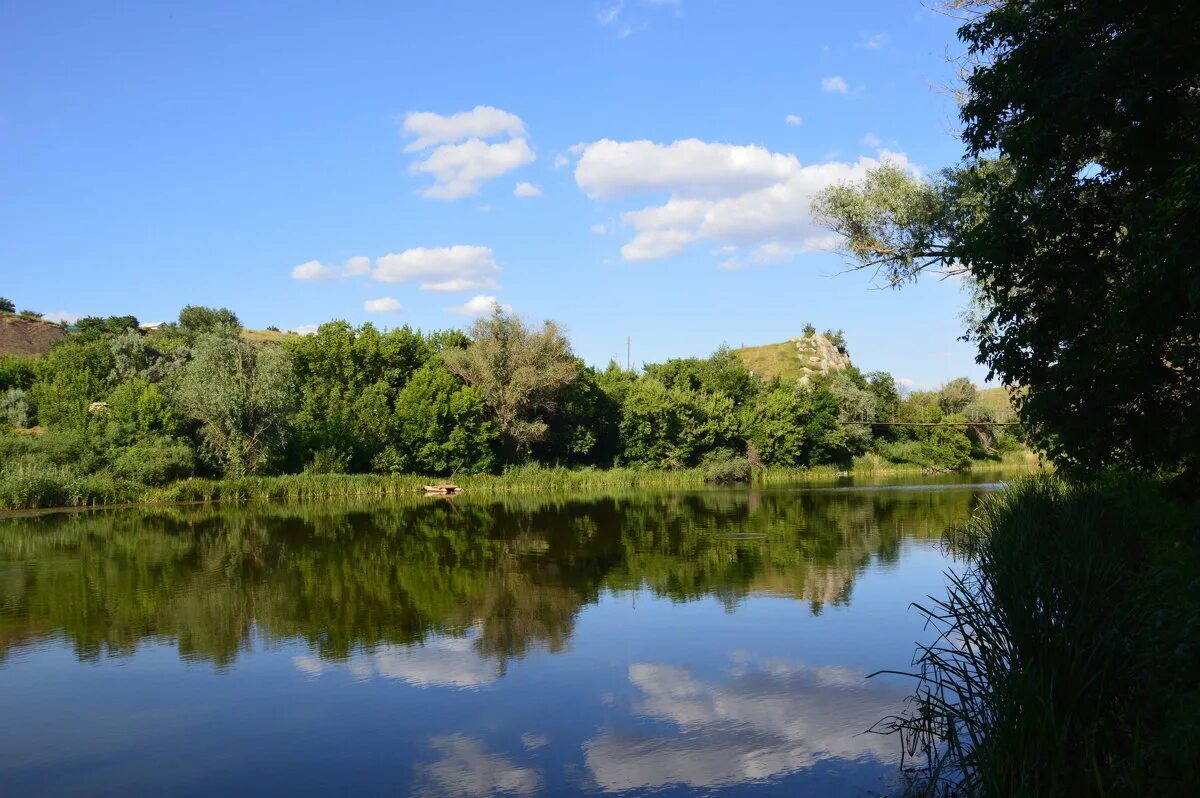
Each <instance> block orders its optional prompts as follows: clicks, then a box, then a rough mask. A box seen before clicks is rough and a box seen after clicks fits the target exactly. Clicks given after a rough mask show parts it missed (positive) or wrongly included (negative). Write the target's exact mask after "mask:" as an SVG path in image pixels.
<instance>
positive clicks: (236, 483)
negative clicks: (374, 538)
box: [0, 455, 1036, 510]
mask: <svg viewBox="0 0 1200 798" xmlns="http://www.w3.org/2000/svg"><path fill="white" fill-rule="evenodd" d="M1033 465H1036V460H1032V461H1031V460H1030V459H1029V458H1028V457H1025V456H1020V457H1018V456H1010V457H1008V458H1005V459H1004V460H997V461H986V462H982V463H980V464H979V465H978V466H977V467H978V468H980V469H982V470H988V471H990V470H992V469H999V470H1012V471H1018V470H1025V469H1028V468H1030V467H1032V466H1033ZM920 473H922V469H921V468H920V467H919V466H913V465H910V464H895V463H888V462H887V461H886V460H883V459H882V458H879V457H876V456H873V455H868V456H866V457H863V458H859V459H858V460H856V461H855V463H854V465H853V466H852V468H851V470H850V471H845V470H839V469H838V468H836V467H834V466H820V467H816V468H810V469H780V468H768V469H764V470H761V471H756V472H754V474H753V476H752V479H753V481H754V482H755V483H759V484H771V483H776V484H777V483H783V482H805V481H808V482H819V481H827V480H832V479H836V478H837V477H839V476H844V475H846V474H852V475H858V476H886V475H889V474H896V475H907V474H913V475H916V474H920ZM713 477H714V474H713V472H712V470H711V469H708V468H693V469H680V470H674V471H653V470H645V469H632V468H611V469H568V468H547V467H541V466H527V467H522V468H515V469H510V470H508V471H506V472H505V473H503V474H500V475H477V476H456V477H455V478H454V482H455V483H456V484H458V485H460V486H462V487H463V488H464V489H465V490H467V491H468V492H470V493H472V494H481V495H500V494H505V493H529V492H570V491H586V490H601V489H612V488H629V487H639V486H645V487H699V486H702V485H705V484H708V483H710V482H712V481H713ZM437 481H441V479H440V478H436V477H421V476H388V475H381V474H284V475H279V476H269V477H266V476H264V477H243V478H237V479H199V478H191V479H185V480H180V481H178V482H173V483H171V484H169V485H166V486H162V487H147V486H145V485H141V484H139V483H137V482H132V481H129V480H122V479H119V478H117V477H115V476H113V475H112V474H109V473H107V472H100V473H96V474H79V473H78V472H76V471H73V470H72V469H70V468H69V467H65V466H63V467H23V466H19V465H18V466H16V467H13V468H9V469H4V470H0V509H3V510H26V509H37V508H50V507H85V506H94V505H111V504H166V503H175V502H195V501H221V500H239V501H241V500H260V499H291V500H295V499H316V498H327V497H332V496H389V495H404V494H416V493H418V492H419V491H420V489H421V486H422V485H425V484H429V483H430V482H437Z"/></svg>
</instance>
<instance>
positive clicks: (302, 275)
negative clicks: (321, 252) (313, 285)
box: [292, 255, 371, 280]
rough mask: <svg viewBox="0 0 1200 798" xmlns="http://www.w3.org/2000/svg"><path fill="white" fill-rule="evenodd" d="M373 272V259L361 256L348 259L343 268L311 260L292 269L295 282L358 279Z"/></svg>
mask: <svg viewBox="0 0 1200 798" xmlns="http://www.w3.org/2000/svg"><path fill="white" fill-rule="evenodd" d="M370 270H371V259H370V258H367V257H363V256H361V255H359V256H356V257H353V258H348V259H347V260H346V261H345V262H344V263H343V264H342V265H341V266H334V265H331V264H328V263H322V262H321V261H319V260H310V261H305V262H304V263H301V264H300V265H299V266H295V267H293V268H292V279H293V280H333V279H335V278H338V277H356V276H359V275H363V274H366V273H367V272H368V271H370Z"/></svg>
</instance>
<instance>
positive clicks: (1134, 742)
mask: <svg viewBox="0 0 1200 798" xmlns="http://www.w3.org/2000/svg"><path fill="white" fill-rule="evenodd" d="M1194 524H1195V521H1194V519H1189V516H1188V512H1187V509H1186V508H1185V507H1183V506H1182V505H1179V504H1177V503H1173V502H1170V501H1168V500H1167V499H1165V498H1164V497H1163V496H1162V494H1161V491H1160V489H1159V487H1158V486H1157V485H1155V484H1153V483H1151V482H1148V481H1144V480H1132V479H1126V480H1121V481H1110V482H1106V483H1104V484H1096V485H1084V486H1080V485H1070V484H1067V483H1065V482H1063V481H1062V480H1059V479H1057V478H1053V477H1044V476H1043V477H1039V478H1029V479H1026V480H1024V481H1022V482H1020V483H1019V484H1018V485H1017V486H1015V487H1013V488H1011V489H1009V490H1007V491H1005V492H1003V493H1001V494H998V495H995V496H992V497H990V498H988V499H985V500H984V502H983V503H982V505H981V506H980V507H979V509H978V511H977V512H976V514H975V515H974V516H973V517H972V519H971V521H970V522H969V523H968V524H967V526H966V527H965V528H963V529H961V530H959V531H958V532H957V533H956V535H955V539H954V541H953V542H954V544H955V545H956V546H957V547H958V548H959V550H960V551H962V552H963V553H965V554H966V555H967V556H968V557H969V558H970V559H969V566H968V567H966V568H965V570H962V571H961V572H960V573H955V574H951V576H950V584H949V588H948V591H947V595H946V597H945V598H942V599H937V600H931V602H930V603H929V604H927V605H925V606H923V607H921V608H920V609H921V611H922V612H923V613H924V614H925V615H926V617H927V618H928V619H929V620H930V622H931V623H932V624H933V625H934V626H935V627H936V628H937V629H938V630H939V632H940V635H939V637H938V638H937V640H936V641H935V642H934V643H933V644H931V645H929V646H925V647H923V648H921V649H920V650H919V652H918V657H917V659H916V665H917V673H916V674H915V675H916V677H917V679H918V688H917V692H916V694H915V696H914V697H913V699H912V702H911V704H910V707H909V709H908V710H907V711H906V712H905V713H904V714H902V715H901V716H898V717H894V718H889V719H887V720H886V721H884V722H883V723H882V724H881V728H880V729H879V730H883V731H894V732H899V733H900V734H901V735H902V736H903V739H904V744H905V752H906V754H907V755H908V756H909V757H910V759H909V764H910V766H911V768H912V769H911V770H910V771H909V772H910V774H911V775H913V776H914V781H913V788H914V790H913V791H914V792H918V793H922V794H928V795H968V796H976V795H988V796H1010V795H1056V796H1057V795H1063V796H1075V795H1080V796H1082V795H1171V794H1187V792H1186V791H1187V790H1190V789H1194V787H1195V783H1196V781H1195V779H1196V778H1197V777H1200V773H1198V772H1197V769H1198V765H1197V762H1200V759H1194V758H1190V754H1189V752H1190V753H1191V754H1194V752H1195V751H1196V750H1200V747H1198V744H1200V731H1198V727H1197V723H1196V715H1195V714H1192V713H1187V712H1185V713H1182V714H1181V713H1178V712H1177V711H1176V709H1177V708H1178V707H1179V706H1180V705H1183V706H1189V705H1190V706H1191V707H1193V712H1194V711H1195V710H1196V709H1200V691H1198V690H1197V687H1196V684H1195V681H1194V676H1195V674H1196V673H1198V672H1200V646H1198V645H1197V644H1196V642H1195V634H1196V632H1197V630H1200V600H1198V597H1197V592H1196V588H1195V575H1196V566H1197V564H1198V563H1200V557H1197V556H1196V555H1197V546H1196V544H1195V532H1194V529H1193V527H1194ZM1173 707H1174V708H1176V709H1172V708H1173ZM1185 763H1187V764H1185Z"/></svg>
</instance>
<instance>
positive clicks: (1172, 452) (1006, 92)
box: [814, 0, 1200, 491]
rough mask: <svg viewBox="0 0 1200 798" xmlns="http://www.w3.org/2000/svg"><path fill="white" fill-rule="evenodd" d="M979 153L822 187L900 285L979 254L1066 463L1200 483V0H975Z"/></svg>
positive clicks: (1016, 364)
mask: <svg viewBox="0 0 1200 798" xmlns="http://www.w3.org/2000/svg"><path fill="white" fill-rule="evenodd" d="M965 5H968V6H971V7H972V10H974V11H977V12H978V13H976V14H974V15H973V16H972V17H971V18H970V19H969V20H968V21H967V22H966V24H964V25H963V27H962V28H961V29H960V30H959V36H960V38H962V39H963V40H964V41H965V42H966V44H967V45H968V48H969V60H968V61H967V64H966V65H967V67H968V69H967V78H966V86H965V92H964V95H965V98H966V102H965V104H964V106H963V109H962V118H963V121H964V123H965V129H964V134H963V138H964V141H965V143H966V147H967V152H966V161H965V162H964V164H963V165H962V166H961V167H960V168H958V169H955V170H949V171H947V172H945V173H943V174H942V175H941V176H940V177H939V178H938V179H936V180H935V181H933V182H932V183H926V182H923V181H921V180H918V179H915V178H913V177H911V176H909V175H906V174H905V173H903V172H902V171H901V170H899V169H897V168H896V167H884V168H881V169H879V170H877V171H875V172H873V173H872V174H870V175H869V176H868V178H867V179H866V180H865V181H864V182H863V183H861V184H859V185H857V186H838V187H836V188H834V189H830V190H829V191H827V192H825V193H824V194H822V195H821V196H820V197H819V198H818V199H817V201H816V203H815V204H814V209H815V210H816V212H817V213H818V214H819V215H821V216H823V217H824V218H826V220H827V221H828V223H829V225H830V227H832V228H833V229H834V230H836V231H838V232H839V233H842V234H843V235H844V236H845V238H846V248H847V250H848V251H849V252H850V254H852V255H853V257H855V258H856V259H857V260H858V261H859V262H860V263H861V264H862V265H864V266H867V267H873V268H877V269H879V270H880V271H881V272H882V273H883V274H884V275H886V277H887V279H888V281H889V282H890V283H891V284H893V285H898V284H900V283H902V282H904V281H905V280H908V279H910V278H912V277H914V276H915V275H917V274H918V273H920V272H921V271H922V270H925V269H941V270H950V271H958V272H963V271H967V272H969V273H970V276H971V278H972V280H973V284H974V286H975V289H976V293H977V298H978V300H979V302H978V305H979V307H978V309H977V311H976V313H975V314H974V318H973V319H972V320H971V324H970V330H969V337H970V338H972V339H973V340H974V341H975V342H976V343H977V344H978V347H979V359H980V361H981V362H983V363H986V364H987V365H988V367H989V368H990V370H991V373H992V374H994V375H998V376H999V377H1000V378H1001V380H1002V381H1003V382H1004V383H1005V384H1006V385H1008V386H1021V387H1022V388H1023V392H1021V393H1020V394H1018V396H1017V398H1016V401H1017V403H1018V409H1019V412H1020V415H1021V419H1022V420H1023V421H1025V422H1028V424H1029V429H1030V430H1031V432H1032V433H1033V434H1035V435H1036V436H1037V439H1038V442H1039V443H1040V445H1041V446H1042V448H1044V449H1045V450H1046V451H1047V452H1048V453H1049V455H1050V456H1051V457H1052V459H1054V461H1055V462H1056V464H1057V465H1058V466H1059V467H1060V468H1062V469H1065V470H1068V471H1070V472H1072V473H1076V474H1087V473H1093V472H1096V471H1098V470H1101V469H1104V468H1105V467H1108V466H1120V467H1126V468H1136V469H1142V470H1147V471H1162V472H1165V473H1168V474H1173V475H1176V477H1177V479H1178V480H1179V482H1180V483H1181V484H1183V485H1185V486H1188V487H1189V488H1190V489H1191V490H1193V491H1197V490H1200V335H1197V331H1198V330H1200V255H1198V254H1197V249H1196V247H1195V245H1194V237H1195V231H1196V230H1197V229H1200V189H1198V188H1197V187H1198V186H1200V179H1198V178H1200V92H1198V91H1197V86H1198V85H1200V59H1198V58H1197V56H1196V54H1197V52H1200V37H1198V35H1197V26H1196V24H1195V8H1194V4H1193V3H1191V2H1185V1H1184V0H1166V2H1161V3H1155V4H1150V5H1147V4H1143V3H1127V2H1118V1H1117V0H1099V2H1088V3H1075V4H1066V3H1060V2H1051V1H1050V0H1033V1H1032V2H1022V3H994V4H993V3H981V4H965Z"/></svg>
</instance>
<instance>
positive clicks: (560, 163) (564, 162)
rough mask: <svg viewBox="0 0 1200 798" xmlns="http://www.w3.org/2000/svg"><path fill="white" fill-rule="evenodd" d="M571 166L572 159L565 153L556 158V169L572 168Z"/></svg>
mask: <svg viewBox="0 0 1200 798" xmlns="http://www.w3.org/2000/svg"><path fill="white" fill-rule="evenodd" d="M570 164H571V159H570V158H568V157H567V156H566V155H564V154H563V153H561V152H560V153H559V154H558V155H555V156H554V168H555V169H562V168H563V167H564V166H570Z"/></svg>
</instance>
